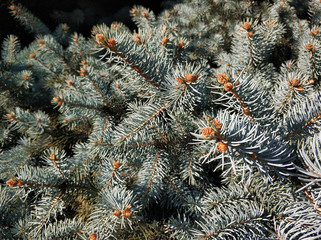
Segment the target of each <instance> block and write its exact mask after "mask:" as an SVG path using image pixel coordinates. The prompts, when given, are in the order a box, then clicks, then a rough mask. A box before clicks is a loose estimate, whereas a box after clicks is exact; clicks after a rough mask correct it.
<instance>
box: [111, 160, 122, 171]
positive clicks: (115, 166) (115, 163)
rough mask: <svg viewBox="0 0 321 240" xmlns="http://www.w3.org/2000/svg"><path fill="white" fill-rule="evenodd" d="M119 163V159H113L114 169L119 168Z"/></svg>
mask: <svg viewBox="0 0 321 240" xmlns="http://www.w3.org/2000/svg"><path fill="white" fill-rule="evenodd" d="M120 165H121V163H120V162H119V161H115V162H114V163H113V166H114V168H115V169H117V168H119V167H120Z"/></svg>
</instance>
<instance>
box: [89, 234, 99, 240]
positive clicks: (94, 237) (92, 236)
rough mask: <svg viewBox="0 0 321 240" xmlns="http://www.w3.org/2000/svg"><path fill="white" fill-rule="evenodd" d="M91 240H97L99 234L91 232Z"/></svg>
mask: <svg viewBox="0 0 321 240" xmlns="http://www.w3.org/2000/svg"><path fill="white" fill-rule="evenodd" d="M89 240H97V234H96V233H92V234H90V236H89Z"/></svg>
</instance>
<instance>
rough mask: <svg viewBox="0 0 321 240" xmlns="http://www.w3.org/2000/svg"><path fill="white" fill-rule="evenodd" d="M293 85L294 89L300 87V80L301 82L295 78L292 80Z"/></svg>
mask: <svg viewBox="0 0 321 240" xmlns="http://www.w3.org/2000/svg"><path fill="white" fill-rule="evenodd" d="M291 85H292V86H293V87H297V86H299V85H300V80H299V79H298V78H293V79H292V80H291Z"/></svg>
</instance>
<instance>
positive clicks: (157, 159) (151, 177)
mask: <svg viewBox="0 0 321 240" xmlns="http://www.w3.org/2000/svg"><path fill="white" fill-rule="evenodd" d="M160 155H161V152H160V150H158V153H157V157H156V160H155V164H154V168H153V171H152V173H151V176H150V179H149V183H148V186H147V188H146V191H145V197H146V196H147V195H148V192H149V189H150V187H151V185H152V183H153V176H154V174H155V172H156V167H157V163H158V161H159V157H160Z"/></svg>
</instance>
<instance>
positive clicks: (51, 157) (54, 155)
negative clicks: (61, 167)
mask: <svg viewBox="0 0 321 240" xmlns="http://www.w3.org/2000/svg"><path fill="white" fill-rule="evenodd" d="M49 158H50V159H51V160H54V161H56V160H57V159H58V157H57V155H56V154H54V153H51V154H50V157H49Z"/></svg>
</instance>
